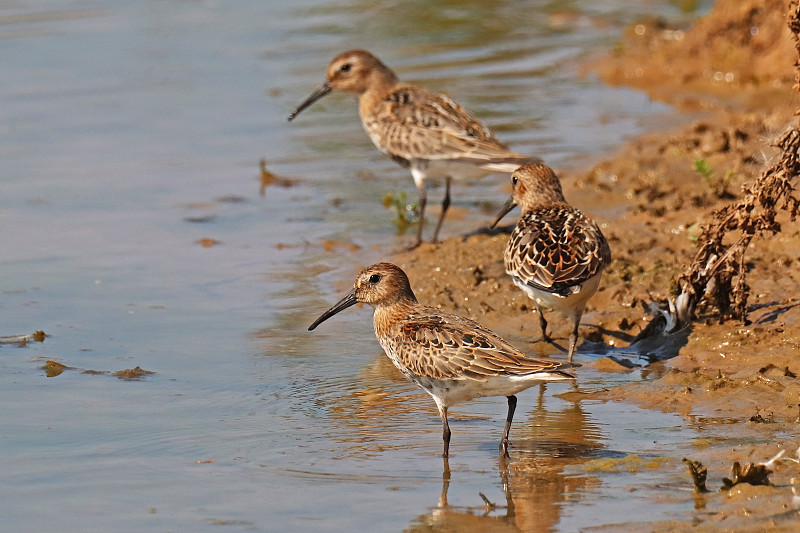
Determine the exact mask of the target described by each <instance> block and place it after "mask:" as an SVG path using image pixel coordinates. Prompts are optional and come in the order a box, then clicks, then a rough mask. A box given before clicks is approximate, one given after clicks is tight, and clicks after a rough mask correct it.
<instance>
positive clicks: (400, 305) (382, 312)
mask: <svg viewBox="0 0 800 533" xmlns="http://www.w3.org/2000/svg"><path fill="white" fill-rule="evenodd" d="M412 298H413V299H412ZM417 305H419V304H418V303H417V300H416V298H414V297H413V296H412V297H411V298H402V299H399V300H397V301H395V302H393V303H391V304H389V305H381V306H378V307H376V308H375V315H374V317H373V323H374V326H375V334H376V335H377V336H378V337H379V338H380V337H382V336H386V335H390V334H391V333H392V330H393V328H395V327H396V326H397V324H398V322H400V321H402V320H404V319H405V318H407V317H408V316H409V315H410V314H411V313H412V312H413V310H414V307H416V306H417Z"/></svg>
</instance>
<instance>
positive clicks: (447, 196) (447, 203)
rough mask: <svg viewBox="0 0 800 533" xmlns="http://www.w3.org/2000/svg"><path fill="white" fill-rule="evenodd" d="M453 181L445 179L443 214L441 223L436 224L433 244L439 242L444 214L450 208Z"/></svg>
mask: <svg viewBox="0 0 800 533" xmlns="http://www.w3.org/2000/svg"><path fill="white" fill-rule="evenodd" d="M451 181H452V179H451V178H450V177H449V176H448V177H446V178H445V179H444V199H443V200H442V213H441V214H440V215H439V222H437V223H436V231H434V232H433V240H432V241H431V242H438V240H439V230H440V229H442V222H444V214H445V213H447V210H448V209H449V208H450V182H451Z"/></svg>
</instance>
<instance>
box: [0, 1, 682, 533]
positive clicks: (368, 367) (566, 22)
mask: <svg viewBox="0 0 800 533" xmlns="http://www.w3.org/2000/svg"><path fill="white" fill-rule="evenodd" d="M629 4H630V3H629V2H626V1H622V0H605V1H598V2H582V3H579V2H545V1H537V2H523V1H516V2H515V1H508V2H445V3H432V2H396V3H390V2H355V1H354V2H323V1H303V2H294V3H291V2H276V1H272V2H265V1H248V2H244V1H242V2H213V1H206V2H185V1H184V2H177V1H176V2H124V1H117V0H109V1H105V2H103V1H97V2H92V1H69V2H33V1H16V2H0V55H2V58H3V59H2V61H0V74H2V75H0V178H2V190H3V194H2V195H0V227H1V228H2V231H0V249H2V255H0V291H2V293H0V313H2V315H1V316H2V324H1V325H0V336H2V335H14V334H24V333H31V332H33V331H34V330H44V331H45V332H46V333H47V334H48V335H49V337H48V338H47V339H46V341H45V342H44V343H29V344H28V345H27V346H25V347H18V346H14V345H0V405H2V414H1V415H0V513H1V515H2V524H3V526H2V528H0V529H2V530H4V531H17V532H26V531H30V532H39V531H55V530H57V531H203V530H214V531H219V530H220V527H223V528H224V529H225V530H226V531H231V530H252V531H367V530H372V531H401V530H404V529H409V530H414V529H424V528H425V527H433V528H436V527H443V528H444V527H451V528H452V527H453V524H456V530H461V531H469V530H472V531H481V530H498V529H497V528H498V527H505V528H509V530H523V531H558V530H562V531H574V530H575V529H576V528H578V527H584V526H591V525H597V524H602V523H615V522H620V521H626V520H634V519H644V518H658V517H663V516H670V514H671V513H675V512H680V511H682V510H686V509H687V505H688V504H686V502H684V501H681V502H680V503H678V504H674V505H673V504H669V503H664V502H663V501H660V502H659V505H654V504H653V500H654V499H655V498H656V497H657V493H658V491H657V490H656V491H654V490H652V487H653V486H654V483H656V481H659V480H660V481H663V482H669V481H670V476H671V475H672V470H669V468H667V469H666V470H667V471H668V473H667V474H665V469H663V468H662V469H659V470H657V471H656V473H653V472H648V471H644V472H643V473H633V474H608V473H596V472H589V471H587V470H585V469H584V468H583V466H582V465H583V464H584V463H585V462H586V461H590V460H596V459H602V458H615V457H624V456H627V455H628V454H642V455H644V456H654V457H655V456H658V453H659V452H658V448H659V443H667V444H669V443H678V442H686V441H688V440H689V439H691V438H692V436H693V432H692V430H691V429H690V428H686V427H684V425H683V424H684V421H683V420H682V419H680V418H677V417H673V416H669V415H663V414H658V413H652V412H645V411H641V410H638V409H636V408H633V407H630V406H626V405H614V404H600V403H596V402H590V401H579V400H575V399H572V400H567V399H565V398H572V396H565V397H556V396H553V394H559V393H565V392H569V391H570V390H571V389H570V387H569V386H567V385H561V386H551V387H549V388H548V389H547V391H546V393H545V394H544V395H543V396H541V397H540V396H539V391H538V390H537V389H532V390H529V391H527V392H525V393H523V394H521V395H520V407H519V408H518V410H517V417H516V421H515V425H514V428H513V432H512V440H513V441H514V444H515V447H514V452H513V453H512V461H511V464H510V465H508V470H507V472H508V479H507V481H508V487H509V491H508V493H506V492H504V491H503V481H504V480H503V475H504V474H503V473H504V472H506V470H505V468H503V467H501V466H500V465H498V459H497V442H498V440H499V436H500V432H501V430H502V422H503V419H504V416H505V401H504V399H503V398H499V399H487V400H483V401H478V402H475V403H473V404H470V405H468V406H465V407H464V408H463V409H457V410H454V413H453V417H454V420H453V422H452V428H453V444H452V452H453V458H452V459H451V462H450V467H451V469H452V471H451V476H450V479H449V482H448V483H447V485H446V488H447V502H448V503H449V505H450V507H444V506H440V505H439V504H440V503H441V501H440V498H442V489H443V479H442V474H443V465H442V459H441V457H439V453H440V452H441V426H440V421H439V418H438V416H437V414H436V411H435V407H434V405H433V402H432V401H431V400H430V398H428V397H427V396H425V395H423V394H422V393H420V392H419V391H417V390H416V389H415V388H414V387H412V386H411V385H409V384H408V383H406V382H405V381H404V380H403V379H402V376H400V375H399V373H397V372H396V370H394V368H393V367H392V366H391V365H390V364H389V363H388V360H387V359H386V358H385V357H384V356H383V355H382V354H381V353H380V348H379V347H378V345H377V343H376V342H375V340H374V338H373V334H372V331H371V326H370V313H369V311H368V310H367V309H355V310H351V311H349V312H348V313H345V314H343V315H341V316H338V317H337V318H336V320H335V322H334V321H331V322H330V323H326V327H325V328H324V329H323V328H321V329H320V330H318V331H316V332H314V333H313V334H311V333H308V332H306V330H305V328H306V327H307V325H308V324H309V323H310V322H311V321H312V320H313V319H314V318H315V317H316V316H317V315H318V314H319V313H320V312H321V311H322V310H324V309H325V308H326V307H327V306H328V305H330V304H331V303H333V302H334V301H335V300H336V299H338V297H339V296H341V295H342V294H343V292H344V291H345V290H346V289H347V287H348V285H349V284H350V283H351V281H352V280H351V276H352V274H353V272H354V271H355V270H356V268H357V267H358V266H359V265H364V264H366V263H369V262H371V261H373V260H376V259H383V258H385V257H386V255H387V254H388V253H390V251H391V250H392V249H394V248H396V247H398V246H400V245H402V244H403V243H405V242H407V241H406V240H404V238H403V237H396V236H395V227H394V225H393V224H392V221H391V218H392V216H391V214H390V213H389V212H387V211H386V210H384V208H383V207H382V206H381V202H380V199H381V197H382V195H383V194H384V193H386V192H388V191H391V190H406V191H408V192H409V194H410V195H412V197H413V195H414V192H413V186H412V183H411V180H410V178H409V175H408V173H407V171H405V170H403V169H401V168H400V167H398V166H396V165H394V164H393V163H392V162H391V161H389V160H388V159H386V158H385V157H383V156H382V155H381V154H379V153H378V152H377V151H376V150H375V149H374V148H373V147H372V145H371V144H370V143H369V141H368V139H367V138H366V136H365V135H364V133H363V131H362V130H361V127H360V125H359V123H358V120H357V117H356V114H355V113H356V112H355V105H354V103H353V102H352V101H351V99H349V97H345V96H341V95H334V96H330V97H328V98H326V99H325V100H323V101H322V102H320V103H318V104H316V105H315V106H314V107H313V108H311V109H309V110H307V111H306V112H304V113H303V115H301V116H300V117H298V119H297V120H296V121H295V122H293V123H292V124H288V123H287V122H286V115H287V113H288V112H289V111H290V110H291V109H292V108H294V106H295V105H296V104H298V103H299V102H300V101H301V100H302V99H303V98H305V97H306V96H307V95H308V93H309V92H310V91H311V90H312V89H314V88H315V87H316V86H318V84H319V83H320V82H321V81H322V79H323V75H324V70H325V66H326V65H327V63H328V61H329V60H330V59H331V58H332V57H333V55H335V54H336V53H338V52H339V51H342V50H345V49H349V48H354V47H360V48H366V49H370V50H372V51H374V52H375V53H376V54H377V55H378V56H379V57H381V58H382V59H383V60H384V61H385V62H386V63H387V64H388V65H390V66H391V67H393V68H394V69H395V70H396V71H397V72H398V73H399V75H400V76H401V77H402V79H404V80H408V81H414V82H419V83H422V84H424V85H426V86H428V87H431V88H433V89H437V90H446V91H447V92H448V93H449V94H451V95H452V96H454V97H455V98H457V99H458V100H459V101H460V102H462V103H463V104H464V105H465V106H466V107H468V108H469V109H471V110H473V111H474V112H475V113H476V114H477V115H478V116H480V117H481V118H482V119H484V121H485V122H487V123H488V124H489V125H490V126H491V127H492V128H493V129H494V130H495V131H496V132H498V134H499V135H500V137H501V138H502V139H503V140H504V141H506V142H507V143H508V144H509V145H510V146H511V147H512V148H513V149H514V150H516V151H518V152H523V153H531V154H536V155H540V156H542V157H545V158H546V160H547V161H548V162H549V163H551V164H552V165H554V166H560V165H567V164H570V163H574V162H575V161H579V160H581V159H582V158H587V157H591V156H596V155H597V154H600V153H603V152H604V151H606V150H608V149H611V148H613V147H615V146H617V145H618V144H619V143H620V141H621V140H623V139H625V138H627V137H629V136H631V135H634V134H636V133H637V132H638V131H641V129H642V124H643V121H646V120H648V118H650V117H653V116H655V115H657V114H658V113H661V112H664V111H665V110H666V108H665V107H663V106H661V105H658V104H655V103H652V102H650V101H649V100H648V99H647V98H646V97H645V96H643V95H642V94H639V93H636V92H633V91H630V90H626V89H612V88H607V87H603V86H602V85H601V84H599V82H597V81H596V80H593V79H591V78H590V79H581V78H579V77H577V76H576V74H575V72H576V67H577V65H578V63H579V62H580V61H581V60H583V59H585V58H586V57H587V56H588V55H589V54H592V53H595V52H597V51H598V50H602V49H605V48H608V47H611V46H613V43H614V41H615V39H616V38H617V37H618V36H619V35H620V32H621V31H622V28H624V27H625V25H626V24H628V23H630V22H631V21H633V20H635V19H636V18H637V17H640V16H642V15H651V14H653V13H660V14H663V15H666V16H669V17H671V18H673V19H680V18H681V17H690V16H696V15H697V13H694V14H691V15H684V14H681V13H680V12H679V11H678V10H677V8H676V5H678V4H680V3H679V2H675V3H673V2H667V1H656V0H652V1H640V2H637V3H636V5H635V6H631V5H629ZM260 158H265V159H266V161H267V166H268V168H269V169H270V170H271V171H273V172H275V173H277V174H279V175H281V176H285V177H289V178H292V179H295V180H296V182H294V183H295V185H294V186H292V187H269V188H267V189H266V193H265V195H264V196H263V197H262V196H260V195H259V178H258V176H259V170H258V162H259V159H260ZM453 194H454V201H455V205H456V206H458V207H461V208H463V209H465V210H467V212H468V213H470V215H468V216H467V217H466V219H464V220H461V221H459V220H457V219H453V220H448V221H447V222H446V223H445V226H444V230H443V234H444V235H445V236H448V235H455V234H458V233H459V232H463V231H465V230H468V229H473V228H474V227H475V226H476V224H477V223H479V222H485V221H486V220H485V219H486V218H487V217H486V216H485V215H484V214H482V213H481V212H480V210H479V209H478V208H477V206H478V205H479V204H481V203H482V202H484V201H489V202H497V204H498V205H499V203H500V202H501V201H502V200H503V199H504V198H503V196H504V194H503V192H502V188H501V180H499V179H487V180H484V181H483V182H481V183H480V184H479V185H475V186H470V187H465V186H459V187H458V188H457V189H455V190H454V191H453ZM437 195H438V191H436V190H434V191H433V192H432V194H431V197H432V200H431V201H432V202H433V203H435V202H436V201H437V200H436V199H435V198H437ZM201 239H213V240H214V241H216V242H218V244H217V245H215V246H211V247H203V246H201V245H200V244H199V243H198V242H199V241H200V240H201ZM326 239H330V240H335V241H341V242H346V243H353V244H356V245H358V246H359V247H360V248H359V249H358V250H356V251H352V250H349V249H348V248H346V247H335V248H334V249H333V250H332V251H326V250H325V248H324V247H323V246H322V245H321V243H322V242H323V241H324V240H326ZM501 333H502V332H501ZM47 360H54V361H58V362H60V363H62V364H64V365H67V366H69V367H73V369H71V370H66V371H65V372H63V373H62V374H60V375H58V376H55V377H47V376H46V374H45V371H44V370H43V369H42V368H41V367H42V366H43V365H44V363H45V362H46V361H47ZM136 366H140V367H141V368H143V369H145V370H149V371H153V372H156V374H154V375H150V376H148V377H146V378H145V379H143V380H141V381H134V382H129V381H122V380H119V379H117V378H116V377H114V376H113V375H110V374H87V373H83V372H82V371H83V370H92V371H109V372H114V371H119V370H123V369H128V368H134V367H136ZM639 377H640V376H639V374H632V375H629V376H624V377H618V376H615V377H613V378H612V379H615V380H621V381H625V380H635V379H639ZM614 383H616V382H614V381H609V378H608V377H607V376H601V375H595V374H592V373H591V372H590V371H586V372H584V373H583V374H582V375H581V386H582V387H588V388H591V387H601V386H607V385H612V384H614ZM573 396H574V395H573ZM673 466H674V468H673V470H676V471H677V470H679V469H681V466H680V465H673ZM654 480H656V481H654ZM630 487H634V488H638V489H640V490H639V491H637V492H636V493H635V494H634V495H631V494H630V493H629V492H628V489H629V488H630ZM645 489H647V490H645ZM480 492H482V493H484V494H485V495H486V497H487V498H488V499H489V500H491V501H493V502H494V503H496V504H497V505H498V506H499V507H498V509H496V510H495V511H493V512H491V513H489V514H488V516H487V517H483V515H484V512H485V508H484V503H483V501H482V500H481V498H480V497H479V493H480ZM510 500H513V501H514V505H513V506H512V508H513V512H509V508H507V507H504V506H506V504H507V503H508V501H510ZM442 501H443V500H442ZM448 524H450V525H449V526H448Z"/></svg>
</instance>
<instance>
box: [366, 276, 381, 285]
mask: <svg viewBox="0 0 800 533" xmlns="http://www.w3.org/2000/svg"><path fill="white" fill-rule="evenodd" d="M380 280H381V276H380V275H379V274H373V275H371V276H370V277H369V282H370V283H372V284H373V285H374V284H376V283H378V282H379V281H380Z"/></svg>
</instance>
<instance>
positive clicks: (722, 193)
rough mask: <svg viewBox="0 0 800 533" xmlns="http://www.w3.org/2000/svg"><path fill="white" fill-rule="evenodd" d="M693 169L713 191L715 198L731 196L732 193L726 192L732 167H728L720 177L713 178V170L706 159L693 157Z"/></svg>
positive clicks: (731, 174)
mask: <svg viewBox="0 0 800 533" xmlns="http://www.w3.org/2000/svg"><path fill="white" fill-rule="evenodd" d="M694 170H695V171H696V172H697V173H698V174H700V175H701V176H702V177H703V181H705V182H706V185H708V186H709V187H710V188H711V190H712V191H714V195H715V196H716V197H717V198H733V195H732V194H731V193H729V192H728V183H729V182H730V181H731V177H732V176H733V169H729V170H728V171H727V172H725V175H724V176H722V178H719V179H717V178H714V170H713V169H712V168H711V165H710V164H709V163H708V161H706V160H705V159H695V160H694Z"/></svg>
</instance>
